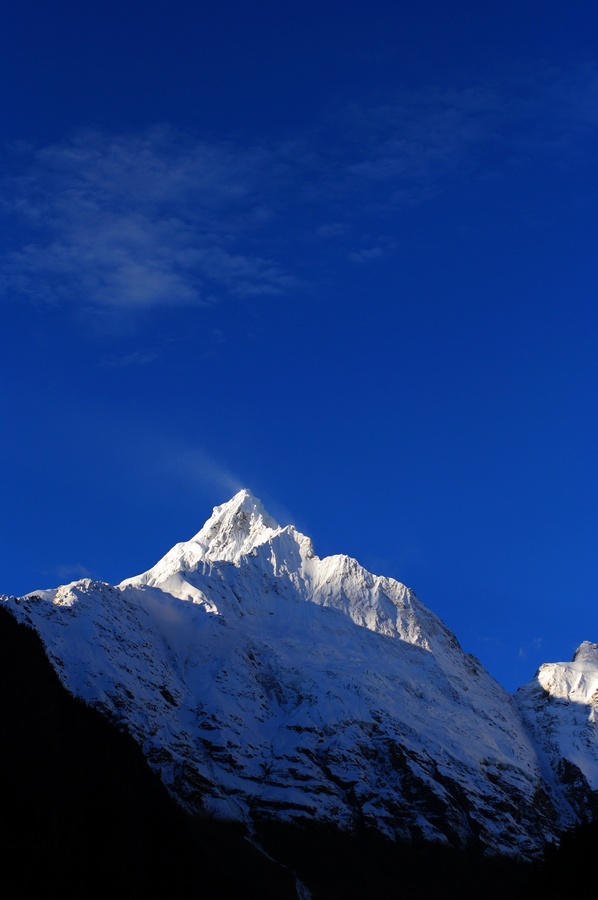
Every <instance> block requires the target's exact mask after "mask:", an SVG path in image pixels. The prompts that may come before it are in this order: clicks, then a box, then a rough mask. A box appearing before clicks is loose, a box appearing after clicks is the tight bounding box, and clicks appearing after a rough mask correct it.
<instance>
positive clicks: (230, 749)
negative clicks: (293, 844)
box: [4, 491, 598, 856]
mask: <svg viewBox="0 0 598 900" xmlns="http://www.w3.org/2000/svg"><path fill="white" fill-rule="evenodd" d="M4 601H5V604H6V606H7V608H9V609H10V610H11V611H12V612H13V614H14V615H15V616H16V617H17V618H18V619H19V620H20V621H23V622H25V623H27V624H29V625H31V626H32V627H33V628H34V629H35V630H36V631H37V632H38V633H39V634H40V636H41V638H42V640H43V642H44V645H45V648H46V652H47V654H48V657H49V659H50V661H51V662H52V664H53V665H54V667H55V669H56V671H57V672H58V674H59V676H60V678H61V680H62V682H63V684H64V685H65V686H66V687H67V688H68V690H69V691H70V692H71V693H73V694H74V695H76V696H78V697H81V698H83V699H84V700H86V701H87V702H88V703H90V704H92V705H94V706H96V707H98V708H99V709H101V710H102V711H103V712H104V713H106V715H108V716H109V717H110V719H112V720H113V721H115V722H117V723H118V724H119V725H120V726H121V727H124V728H126V729H128V730H129V731H130V732H131V733H132V734H133V736H134V737H135V738H136V739H137V741H138V742H139V743H140V745H141V746H142V748H143V750H144V752H145V755H146V757H147V759H148V761H149V762H150V765H151V766H152V767H153V768H154V769H156V770H158V771H159V772H160V774H161V777H162V779H163V781H164V782H165V784H166V785H167V787H168V788H169V790H170V791H171V793H172V794H173V795H174V796H175V797H176V798H177V799H178V800H179V801H180V803H181V804H183V805H184V806H185V807H186V808H187V809H189V810H190V811H192V812H208V813H212V814H215V815H217V816H220V817H223V818H229V819H237V820H241V821H244V822H245V823H247V824H248V825H249V826H250V827H251V825H252V823H258V822H260V821H263V820H268V819H276V820H283V821H293V822H301V821H305V820H309V821H321V822H329V823H332V824H334V825H336V826H339V827H340V828H341V829H352V828H357V827H370V828H373V829H376V830H377V831H380V832H382V833H383V834H386V835H388V836H391V837H393V838H397V839H409V838H413V837H423V838H424V839H425V840H430V841H438V842H444V843H449V844H452V845H454V846H466V845H468V844H470V843H472V842H479V843H481V845H482V846H483V847H486V848H487V849H488V850H490V851H491V852H495V853H505V854H511V855H522V856H530V855H533V854H534V853H536V852H538V851H539V850H540V849H541V847H542V846H543V843H544V841H545V840H547V839H548V840H550V839H553V838H554V837H555V836H556V835H557V834H558V832H559V830H560V829H562V828H563V827H565V826H567V825H569V824H571V823H572V822H574V821H575V819H576V815H577V811H578V810H579V809H580V808H581V807H580V801H579V797H578V795H577V794H575V796H574V794H573V793H572V792H571V791H569V792H567V791H566V790H563V779H561V780H559V779H558V778H557V777H554V775H553V774H552V773H553V768H551V763H552V761H553V758H556V756H555V754H557V755H558V754H561V756H562V758H567V759H570V754H569V756H567V755H566V754H567V753H568V752H569V749H570V746H571V740H572V739H571V735H572V734H575V735H576V734H577V733H578V732H577V730H578V726H579V721H578V718H575V717H573V718H571V721H570V720H569V718H567V716H569V717H571V716H573V713H571V712H568V711H567V710H571V709H572V708H573V706H572V703H573V704H577V703H578V701H581V703H582V704H586V706H587V702H589V701H590V700H591V701H592V702H595V701H593V700H592V697H593V689H592V688H591V686H590V682H591V681H592V679H595V681H596V685H598V662H597V660H596V645H582V647H589V648H590V650H588V651H587V657H586V655H584V654H585V652H586V651H583V653H582V656H583V660H586V661H585V662H584V661H583V660H582V659H580V661H579V662H578V663H577V665H578V668H577V669H574V670H571V671H575V672H577V673H578V675H579V676H580V677H579V678H578V679H577V681H575V678H574V677H573V676H571V678H569V676H568V675H565V674H562V677H561V674H559V675H558V678H557V672H558V673H562V671H563V670H562V667H561V668H559V667H558V666H557V667H553V668H554V679H553V680H552V681H551V678H552V675H551V674H550V673H548V674H547V676H546V679H545V680H546V683H547V684H548V683H550V684H551V685H552V684H553V682H554V684H555V685H556V684H557V682H558V685H560V686H559V687H555V688H554V691H560V692H561V693H560V694H559V695H558V696H559V697H562V698H563V699H562V700H560V699H559V701H558V702H559V703H561V705H562V708H563V711H561V712H559V713H556V714H554V715H557V718H554V716H553V715H552V713H550V715H549V714H548V713H547V712H546V709H545V707H544V706H543V705H542V703H543V699H542V698H543V696H544V695H543V694H542V689H541V688H540V694H538V693H537V691H536V689H535V688H533V687H529V686H528V687H527V688H525V689H523V694H522V697H523V701H522V702H521V709H522V710H523V714H521V713H520V712H519V710H518V708H517V707H516V705H515V704H514V702H513V700H512V698H511V697H510V696H509V695H508V694H507V693H506V692H505V691H504V690H503V689H502V688H501V687H500V686H499V685H498V684H497V682H496V681H494V680H493V679H492V678H491V677H490V675H488V673H487V672H486V671H485V670H484V669H483V668H482V667H481V665H480V664H479V663H478V662H477V660H475V659H474V658H473V657H471V656H469V655H467V654H465V653H464V652H463V650H462V649H461V647H460V646H459V644H458V642H457V640H456V638H455V637H454V635H453V634H452V633H451V632H450V631H449V630H448V629H447V628H446V626H445V625H444V624H443V623H442V622H441V621H440V620H439V619H438V618H437V617H436V616H435V615H434V614H433V613H432V612H430V611H429V610H428V609H426V607H425V606H423V604H421V603H420V601H419V600H418V599H417V597H416V596H415V595H414V594H413V592H412V591H410V590H409V589H408V588H406V587H405V586H404V585H402V584H400V583H398V582H397V581H394V580H393V579H389V578H384V577H381V576H377V575H372V574H371V573H370V572H367V571H366V570H365V569H363V568H362V567H361V566H360V565H359V564H358V563H357V562H356V561H355V560H354V559H351V558H349V557H346V556H341V555H339V556H332V557H328V558H325V559H320V558H318V557H317V556H316V555H315V553H314V550H313V547H312V544H311V541H310V540H309V538H307V537H305V536H304V535H302V534H300V533H298V532H297V531H296V530H295V528H294V527H293V526H290V525H289V526H286V527H281V526H279V525H278V524H277V523H276V522H275V521H274V520H273V519H272V518H271V517H270V516H269V515H268V514H267V513H266V511H265V510H264V509H263V507H262V506H261V504H260V502H259V501H258V500H256V498H254V497H253V496H252V495H251V494H250V493H249V492H248V491H241V492H239V493H238V494H237V495H236V496H235V497H233V498H232V500H230V501H229V502H228V503H225V504H223V505H222V506H219V507H216V509H215V510H214V512H213V515H212V517H211V518H210V519H209V520H208V522H207V523H206V524H205V525H204V527H203V528H202V529H201V531H199V533H198V534H197V535H195V536H194V537H193V538H191V540H189V541H187V542H184V543H180V544H177V545H176V546H175V547H173V549H172V550H170V551H169V552H168V553H167V554H166V556H164V557H163V559H161V560H160V561H159V562H158V563H157V564H156V565H155V566H154V567H153V568H152V569H150V570H149V571H148V572H145V573H143V574H142V575H139V576H136V577H133V578H129V579H127V580H125V581H123V582H122V583H121V584H120V585H118V586H116V587H112V586H110V585H108V584H104V583H101V582H94V581H90V580H89V579H83V580H81V581H78V582H73V583H72V584H69V585H65V586H63V587H60V588H58V589H56V590H47V591H39V592H36V593H34V594H30V595H27V596H26V597H23V598H4ZM592 648H593V649H592ZM592 654H593V655H592ZM589 657H591V659H590V658H589ZM572 665H573V664H572ZM584 666H586V668H584ZM544 668H545V669H547V670H548V669H550V667H544ZM542 671H543V670H541V672H542ZM550 671H551V672H552V669H550ZM582 676H583V679H585V681H583V684H584V685H586V684H587V685H588V687H587V690H586V688H585V687H584V688H583V689H582V687H581V683H582V680H583V679H582ZM542 678H544V675H542ZM559 679H560V680H559ZM567 679H569V680H567ZM539 683H541V684H542V685H544V681H541V682H539ZM592 683H593V682H592ZM544 689H545V690H552V689H553V688H552V687H551V688H550V689H549V688H544ZM584 691H585V693H584ZM582 694H583V699H582ZM554 696H556V694H555V695H554ZM526 698H527V699H526ZM586 706H583V709H586ZM559 709H560V707H559ZM575 709H577V706H575ZM579 709H582V706H579ZM551 716H552V718H551ZM558 716H561V718H558ZM582 718H583V716H582ZM586 718H587V716H586ZM592 725H593V719H592ZM583 728H584V729H585V728H586V724H583ZM576 729H577V730H576ZM584 734H586V736H587V741H586V743H584V744H583V746H580V748H579V757H575V759H572V758H571V759H570V761H571V763H572V764H575V765H576V766H577V767H578V769H579V770H580V771H581V772H582V773H583V775H584V777H585V779H586V782H587V785H588V786H589V787H590V788H591V789H595V788H596V787H597V785H598V755H597V753H596V743H595V735H594V732H592V733H591V734H590V732H589V731H587V729H586V731H584ZM555 735H556V736H555ZM562 735H565V737H563V738H562V740H561V736H562ZM567 735H568V736H569V737H567ZM563 741H565V743H566V745H567V746H566V748H564V747H563V746H562V743H563ZM555 748H556V749H555ZM553 751H554V752H553ZM551 754H552V755H551ZM580 760H582V761H583V765H581V762H580ZM586 793H587V790H586ZM584 803H586V801H585V800H584Z"/></svg>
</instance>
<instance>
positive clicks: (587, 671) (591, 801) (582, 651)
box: [515, 641, 598, 817]
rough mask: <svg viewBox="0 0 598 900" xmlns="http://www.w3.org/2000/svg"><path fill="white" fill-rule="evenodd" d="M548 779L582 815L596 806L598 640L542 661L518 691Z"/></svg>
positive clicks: (597, 795)
mask: <svg viewBox="0 0 598 900" xmlns="http://www.w3.org/2000/svg"><path fill="white" fill-rule="evenodd" d="M515 699H516V702H517V705H518V706H519V708H520V710H521V714H522V716H523V719H524V721H525V722H526V724H527V726H528V728H529V731H530V733H531V734H532V735H533V738H534V740H535V742H536V745H537V747H538V750H539V754H540V758H541V761H542V768H543V773H544V776H545V778H546V780H547V781H548V782H552V783H553V784H555V785H556V786H557V789H558V792H560V793H561V794H563V795H564V796H565V797H566V799H567V800H568V801H569V803H570V804H571V806H573V808H574V809H575V810H576V812H577V813H578V814H579V815H582V816H590V817H592V816H593V815H595V814H596V812H597V811H598V644H592V643H590V642H589V641H584V643H583V644H581V645H580V646H579V647H578V648H577V650H576V651H575V654H574V656H573V659H572V660H571V662H568V663H564V662H561V663H546V664H545V665H543V666H540V669H539V670H538V672H537V673H536V676H535V678H534V679H533V681H531V682H529V684H526V685H525V686H524V687H522V688H519V690H518V691H517V693H516V695H515Z"/></svg>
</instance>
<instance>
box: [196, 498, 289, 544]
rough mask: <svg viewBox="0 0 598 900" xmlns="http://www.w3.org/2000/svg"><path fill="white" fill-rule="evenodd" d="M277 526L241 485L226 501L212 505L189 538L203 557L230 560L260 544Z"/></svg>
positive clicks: (259, 502)
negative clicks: (200, 548) (195, 532)
mask: <svg viewBox="0 0 598 900" xmlns="http://www.w3.org/2000/svg"><path fill="white" fill-rule="evenodd" d="M279 529H280V526H279V524H278V522H276V521H275V520H274V519H273V518H272V516H271V515H269V513H267V512H266V510H265V509H264V507H263V505H262V503H261V501H260V500H258V498H257V497H254V495H253V494H252V493H251V491H249V490H247V488H243V489H242V490H240V491H239V492H238V493H236V494H235V495H234V497H232V498H231V499H230V500H229V501H228V502H227V503H223V504H222V505H221V506H215V507H214V511H213V512H212V515H211V516H210V518H209V519H208V521H207V522H206V524H205V525H204V526H203V528H202V529H201V530H200V531H199V532H198V533H197V534H196V535H195V537H193V538H192V539H191V540H192V541H193V542H195V543H197V544H200V545H201V547H202V548H203V550H204V557H205V558H206V559H211V560H216V559H222V560H234V559H237V558H238V557H239V556H241V555H242V554H244V553H248V552H249V551H250V550H252V549H253V547H255V546H257V545H258V544H263V543H264V542H265V541H267V540H268V538H270V537H271V536H272V534H273V533H274V532H276V531H278V530H279Z"/></svg>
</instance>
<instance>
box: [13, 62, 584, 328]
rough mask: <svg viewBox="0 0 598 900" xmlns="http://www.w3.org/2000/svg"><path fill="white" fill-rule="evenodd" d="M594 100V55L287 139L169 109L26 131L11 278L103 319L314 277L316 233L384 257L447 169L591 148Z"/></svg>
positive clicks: (498, 165)
mask: <svg viewBox="0 0 598 900" xmlns="http://www.w3.org/2000/svg"><path fill="white" fill-rule="evenodd" d="M597 99H598V72H597V71H596V69H595V67H592V66H586V67H579V68H578V69H577V70H576V71H575V72H573V71H571V72H568V73H564V72H559V71H552V70H550V69H544V70H540V69H536V70H535V71H531V70H530V71H514V70H513V71H512V72H510V73H509V74H508V75H505V76H504V77H503V78H497V79H495V80H494V81H486V82H484V83H479V84H470V85H466V86H463V87H453V88H442V89H440V88H433V87H429V88H425V89H423V88H420V89H418V90H412V91H410V92H402V93H399V94H395V95H394V96H393V97H392V98H391V99H387V100H386V101H385V102H384V103H379V104H378V105H369V106H365V105H362V106H359V105H358V104H354V105H352V106H351V107H349V108H346V109H345V110H344V111H343V112H342V114H340V113H339V114H338V115H337V116H336V118H335V117H334V116H330V117H329V122H328V125H327V126H326V127H324V126H323V127H322V128H321V129H320V130H319V131H314V132H313V133H312V134H311V135H310V136H303V137H302V138H300V139H299V138H296V139H295V140H288V141H286V142H280V143H278V144H277V145H274V144H271V145H268V146H267V145H266V144H264V145H263V146H252V147H249V146H243V145H241V144H240V143H239V142H237V143H235V142H231V141H229V142H226V141H214V140H212V141H206V140H199V139H197V138H195V137H192V136H189V135H183V134H180V133H177V132H175V131H174V130H172V129H169V128H168V127H166V126H161V127H156V128H153V129H150V130H148V131H146V132H144V133H141V134H129V135H110V134H106V133H103V132H100V131H97V130H95V131H94V130H88V131H80V132H78V133H76V134H75V135H74V136H72V137H71V138H70V139H69V140H64V141H62V142H59V143H56V144H53V145H51V146H47V147H43V148H37V149H32V148H27V147H20V148H14V154H16V156H14V155H13V164H12V168H13V171H14V170H15V169H18V170H19V172H20V174H16V175H15V174H13V175H12V176H11V177H7V178H5V179H4V182H3V188H4V191H3V199H1V198H0V207H1V208H2V211H3V213H4V214H5V215H6V214H9V213H11V214H13V215H14V216H16V217H17V220H18V221H19V222H20V223H24V227H23V228H21V229H19V228H15V229H14V233H15V234H18V235H19V236H21V237H23V239H22V240H19V239H17V238H15V241H14V246H13V248H12V249H11V250H7V251H5V253H4V255H3V256H2V257H0V287H2V288H3V289H4V293H5V295H19V296H22V295H25V296H28V297H30V298H34V299H36V300H40V301H44V302H46V303H55V304H65V303H70V304H73V305H76V306H77V307H79V308H84V309H86V310H87V312H88V314H89V311H90V310H93V312H94V315H95V316H96V317H97V318H98V319H100V317H104V319H108V318H110V317H114V315H115V313H118V314H120V315H121V316H122V315H124V314H128V315H129V316H131V315H135V314H136V313H138V312H140V311H141V312H142V311H146V310H151V309H155V308H164V307H176V306H178V307H187V308H200V307H205V306H209V305H212V304H214V303H215V302H216V301H218V300H219V299H221V298H222V297H223V296H230V297H234V298H237V299H238V298H250V297H255V296H259V295H262V296H272V295H281V296H283V295H285V294H289V293H290V292H292V291H295V290H296V289H298V288H300V287H301V285H302V284H303V283H304V277H305V276H304V275H303V274H302V276H301V277H299V276H298V274H297V272H298V270H299V267H298V265H297V262H296V260H297V258H299V255H300V248H301V243H302V241H303V242H307V243H311V244H313V242H314V241H316V242H320V243H322V244H326V246H327V248H332V250H333V254H332V255H334V253H340V254H341V255H342V256H343V257H344V258H345V259H349V260H351V261H353V262H360V263H363V262H375V261H376V260H377V259H380V258H381V257H383V256H386V255H388V253H389V252H391V249H392V248H391V246H390V243H389V242H390V240H391V239H392V238H394V237H395V236H396V234H397V219H396V215H397V213H401V212H402V211H403V210H404V209H405V208H406V207H408V206H411V205H413V204H425V203H431V202H433V201H434V199H435V198H436V197H437V196H438V195H439V194H442V193H443V192H444V191H445V190H446V188H447V187H448V186H450V185H454V184H455V183H457V184H458V185H459V189H462V190H463V191H469V190H471V189H472V185H474V186H475V185H478V184H480V182H481V180H483V179H487V178H489V177H492V178H493V177H495V176H500V177H509V175H510V173H512V172H513V171H514V170H515V169H517V170H518V171H520V170H521V167H525V166H528V167H534V166H535V165H536V163H537V162H540V161H541V162H546V160H549V161H552V163H555V164H557V165H558V166H560V167H566V166H572V165H575V164H577V163H578V162H579V161H580V160H584V159H585V160H587V159H593V158H594V157H595V152H596V146H595V145H596V134H597V128H596V126H597V125H598V115H597V114H596V108H597V104H596V101H597ZM389 225H390V228H389ZM9 231H10V230H9V229H7V232H8V233H9ZM291 248H294V249H293V250H292V249H291ZM303 258H305V259H308V258H309V254H308V253H306V254H305V255H304V257H303ZM335 258H336V259H338V258H339V257H338V256H336V257H335ZM307 278H309V275H308V276H307Z"/></svg>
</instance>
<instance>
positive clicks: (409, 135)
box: [0, 0, 598, 689]
mask: <svg viewBox="0 0 598 900" xmlns="http://www.w3.org/2000/svg"><path fill="white" fill-rule="evenodd" d="M597 26H598V8H597V7H596V4H595V2H587V3H586V2H573V3H571V4H568V5H567V8H566V9H565V7H564V5H563V4H562V2H551V0H542V2H535V0H533V2H525V0H523V2H522V0H518V2H502V3H500V4H498V3H489V4H480V3H479V2H461V3H459V2H457V3H451V4H447V3H446V2H441V0H436V2H430V0H428V2H425V0H424V2H419V3H417V4H415V3H409V4H408V3H397V2H396V0H395V2H380V0H369V2H367V3H366V2H362V0H358V2H355V3H346V2H332V0H331V2H327V0H319V2H317V3H316V2H304V3H302V4H300V5H295V6H292V5H289V4H282V3H280V2H267V0H261V2H260V3H255V2H240V0H229V2H223V0H218V2H205V0H204V2H202V3H195V2H172V0H170V2H168V3H166V2H162V0H160V2H154V3H151V2H150V3H148V2H143V3H141V2H135V0H128V2H127V3H125V4H123V3H122V2H119V3H117V2H103V3H101V4H99V3H97V2H95V0H92V2H89V3H86V4H84V5H81V4H80V3H75V2H64V0H63V2H61V3H60V4H48V3H46V2H41V0H38V2H32V0H23V2H21V3H19V4H13V5H12V7H10V8H7V9H6V10H4V11H3V14H2V27H1V28H0V73H1V78H2V83H3V84H4V85H5V91H4V96H3V115H2V122H3V139H2V146H1V150H0V152H1V158H2V173H3V174H2V193H1V198H2V199H1V203H0V216H1V218H0V222H1V227H2V246H1V253H0V288H1V298H2V302H1V305H0V317H1V322H2V328H1V341H2V357H3V371H4V379H3V388H2V393H1V397H0V403H1V406H0V414H1V416H2V419H1V421H2V424H3V439H2V442H1V446H0V454H1V456H0V465H1V468H2V473H3V478H2V493H1V501H2V511H3V515H2V526H1V528H2V535H1V546H2V571H1V583H0V590H2V591H5V592H9V593H16V594H20V593H24V592H26V591H29V590H33V589H35V588H39V587H47V586H53V585H56V584H58V583H61V582H64V581H70V580H73V579H74V578H76V577H79V576H80V575H83V574H89V575H91V576H93V577H96V578H100V579H102V580H106V581H110V582H116V581H119V580H120V579H122V578H124V577H126V576H129V575H133V574H136V573H137V572H139V571H142V570H144V569H146V568H148V567H149V566H150V565H152V564H153V563H154V562H155V561H156V560H157V559H158V557H160V556H161V555H162V554H163V553H164V552H165V551H166V550H167V549H168V548H169V547H170V546H171V545H172V544H173V543H175V542H176V541H178V540H183V539H187V538H188V537H190V536H191V535H192V534H193V533H194V532H195V531H197V530H198V529H199V527H200V526H201V525H202V524H203V522H204V520H205V519H206V518H207V517H208V516H209V514H210V512H211V508H212V506H213V505H214V504H216V503H221V502H223V501H225V500H227V499H228V498H229V497H230V496H231V495H232V494H233V493H234V492H235V491H236V490H237V489H238V487H240V486H247V487H249V488H250V489H251V490H252V491H253V492H254V493H255V494H257V495H258V496H259V497H261V499H262V500H263V501H264V503H265V504H266V507H267V508H268V509H269V510H270V512H272V514H274V515H275V516H277V517H278V518H279V520H281V521H282V522H283V523H286V522H287V521H293V522H294V523H295V524H296V525H297V526H298V527H299V528H300V529H301V530H303V531H304V532H306V533H308V534H310V535H311V537H312V538H313V540H314V543H315V549H316V552H317V553H318V554H319V555H320V556H324V555H326V554H329V553H337V552H345V553H349V554H350V555H352V556H355V557H356V558H357V559H358V560H359V561H360V562H361V563H363V564H364V565H365V566H367V567H368V568H370V569H371V570H373V571H374V572H377V573H382V574H387V575H391V576H394V577H396V578H398V579H400V580H401V581H403V582H405V583H406V584H408V585H409V586H410V587H412V588H413V589H414V590H415V591H416V592H417V594H418V596H419V597H420V598H421V599H422V600H423V601H424V602H425V603H426V604H427V605H428V606H429V607H431V608H432V609H433V610H434V611H435V612H437V613H438V614H439V615H440V616H441V617H442V618H443V619H444V620H445V621H446V623H447V624H448V625H449V626H450V627H451V628H452V629H453V630H454V631H455V632H456V634H457V636H458V638H459V640H460V641H461V643H462V645H463V646H464V648H465V649H466V650H467V651H469V652H472V653H474V654H475V655H476V656H478V657H479V658H480V660H481V661H482V663H483V664H484V665H485V666H486V667H487V668H488V669H489V670H490V671H491V673H492V674H493V675H495V677H497V678H498V679H499V681H501V682H502V683H503V684H504V685H505V686H506V687H508V688H509V689H514V688H515V687H516V686H517V685H518V684H521V683H523V682H524V681H526V680H528V679H529V678H531V676H532V675H533V673H534V671H535V669H536V667H537V665H539V663H541V662H543V661H550V660H561V659H566V658H568V657H569V656H570V655H571V654H572V652H573V650H574V649H575V647H576V646H577V645H578V644H579V643H580V642H581V641H582V640H592V641H598V623H597V621H596V615H595V606H594V603H595V598H596V562H595V560H596V500H597V493H598V492H597V490H596V488H597V482H596V474H595V473H596V447H597V443H598V441H597V437H598V434H597V432H598V428H597V425H596V389H597V381H598V379H597V368H598V366H597V362H596V336H597V335H596V332H597V328H596V325H597V322H596V319H597V316H596V308H597V306H596V294H597V286H598V277H597V266H596V258H597V253H596V242H597V222H598V215H597V213H598V180H597V174H598V172H597V169H598V61H597V59H596V54H597V51H596V47H598V27H597Z"/></svg>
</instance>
